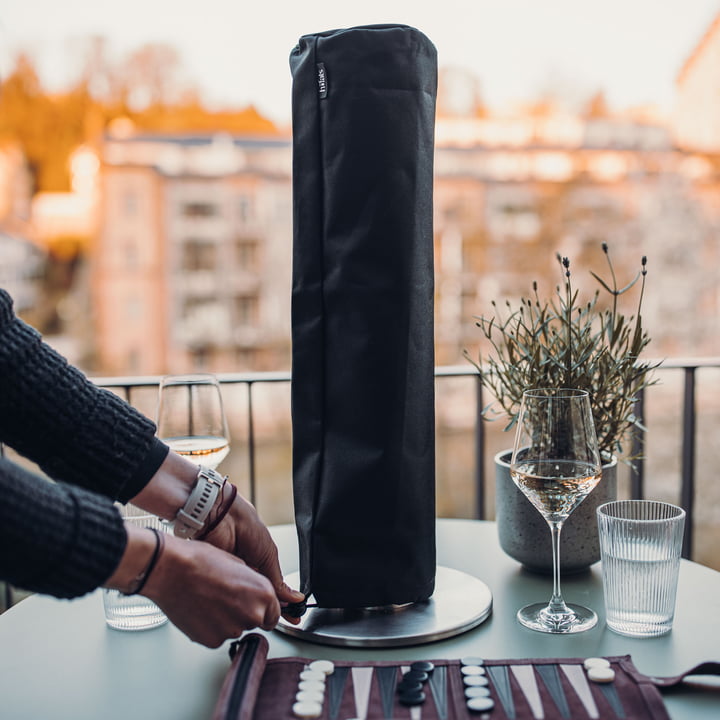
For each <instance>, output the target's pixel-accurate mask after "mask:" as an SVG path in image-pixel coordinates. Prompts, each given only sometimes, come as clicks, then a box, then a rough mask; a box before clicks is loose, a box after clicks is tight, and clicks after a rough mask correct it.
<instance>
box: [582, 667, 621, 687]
mask: <svg viewBox="0 0 720 720" xmlns="http://www.w3.org/2000/svg"><path fill="white" fill-rule="evenodd" d="M587 676H588V679H589V680H592V681H593V682H596V683H609V682H612V681H613V680H614V679H615V671H614V670H613V669H612V668H609V667H591V668H589V669H588V671H587Z"/></svg>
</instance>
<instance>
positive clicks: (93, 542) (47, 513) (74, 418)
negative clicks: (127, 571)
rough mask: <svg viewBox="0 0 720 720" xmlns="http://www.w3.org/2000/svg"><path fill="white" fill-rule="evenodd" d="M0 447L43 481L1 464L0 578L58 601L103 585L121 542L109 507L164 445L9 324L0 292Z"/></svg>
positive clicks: (140, 483) (141, 481) (10, 315)
mask: <svg viewBox="0 0 720 720" xmlns="http://www.w3.org/2000/svg"><path fill="white" fill-rule="evenodd" d="M0 441H2V442H3V443H5V444H6V445H8V446H10V447H12V448H13V449H14V450H16V451H17V452H18V453H19V454H21V455H23V456H25V457H27V458H29V459H30V460H32V461H33V462H34V463H36V464H37V465H38V466H39V467H40V468H41V469H42V471H43V472H44V473H46V474H47V476H48V477H50V478H52V481H50V480H48V479H47V478H44V477H42V476H40V475H37V474H35V473H32V472H29V471H28V470H26V469H24V468H22V467H20V466H19V465H17V464H15V463H12V462H10V461H9V460H8V459H3V458H0V579H3V580H6V581H7V582H9V583H11V584H13V585H15V586H16V587H20V588H24V589H27V590H32V591H36V592H41V593H46V594H49V595H54V596H56V597H63V598H70V597H77V596H79V595H83V594H84V593H86V592H89V591H91V590H94V589H95V588H97V587H99V586H100V585H102V584H103V583H104V582H105V581H106V580H107V578H108V577H110V575H112V573H113V571H114V570H115V568H116V567H117V565H118V563H119V561H120V558H121V557H122V554H123V552H124V550H125V545H126V543H127V536H126V533H125V530H124V527H123V523H122V519H121V517H120V514H119V513H118V511H117V509H116V508H115V507H114V505H113V501H115V500H119V501H120V502H127V501H128V500H129V499H130V498H132V497H134V496H135V495H136V494H137V493H138V492H139V491H140V490H141V489H142V488H143V487H144V486H145V485H146V484H147V483H148V481H149V480H150V478H151V477H152V476H153V475H154V473H155V471H156V470H157V469H158V467H159V466H160V465H161V463H162V461H163V460H164V459H165V456H166V454H167V452H168V448H167V446H166V445H164V444H163V443H161V442H160V441H159V440H158V439H157V438H156V437H155V425H154V424H153V423H152V422H151V421H150V420H148V419H147V418H146V417H144V416H143V415H141V414H140V413H138V412H137V411H136V410H135V409H134V408H132V407H131V406H130V405H129V404H127V403H126V402H124V401H123V400H121V399H120V398H118V397H117V396H116V395H114V394H113V393H111V392H109V391H107V390H102V389H100V388H98V387H96V386H95V385H94V384H93V383H91V382H90V381H89V380H88V379H87V378H86V377H85V376H84V375H83V374H82V373H81V372H79V371H78V370H77V369H76V368H74V367H72V366H71V365H69V364H68V363H67V361H66V360H65V359H64V358H63V357H62V356H61V355H59V354H58V353H57V352H55V351H54V350H53V349H52V348H51V347H50V346H49V345H47V344H46V343H44V342H43V341H42V338H41V337H40V334H39V333H38V332H37V331H36V330H34V329H33V328H31V327H30V326H29V325H27V324H25V323H24V322H22V320H20V319H19V318H17V317H16V316H15V314H14V312H13V306H12V300H11V298H10V296H9V295H8V293H7V292H5V291H4V290H2V289H0Z"/></svg>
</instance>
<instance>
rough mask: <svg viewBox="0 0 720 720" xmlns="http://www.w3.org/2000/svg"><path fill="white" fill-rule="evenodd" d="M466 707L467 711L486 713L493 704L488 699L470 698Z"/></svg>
mask: <svg viewBox="0 0 720 720" xmlns="http://www.w3.org/2000/svg"><path fill="white" fill-rule="evenodd" d="M466 705H467V708H468V710H472V711H473V712H487V711H488V710H492V709H493V708H494V707H495V702H494V701H493V699H492V698H489V697H474V698H470V699H469V700H468V701H467V703H466Z"/></svg>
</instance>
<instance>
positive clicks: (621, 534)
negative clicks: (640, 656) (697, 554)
mask: <svg viewBox="0 0 720 720" xmlns="http://www.w3.org/2000/svg"><path fill="white" fill-rule="evenodd" d="M597 518H598V529H599V531H600V557H601V560H602V575H603V592H604V595H605V610H606V617H605V620H606V622H607V625H608V627H609V628H610V629H611V630H614V631H615V632H616V633H619V634H620V635H629V636H631V637H653V636H655V635H664V634H665V633H667V632H670V630H671V629H672V624H673V618H674V616H675V596H676V594H677V586H678V571H679V569H680V555H681V553H682V542H683V531H684V529H685V511H684V510H683V509H682V508H680V507H677V506H676V505H671V504H670V503H664V502H659V501H657V500H617V501H615V502H609V503H605V504H604V505H601V506H600V507H599V508H598V509H597Z"/></svg>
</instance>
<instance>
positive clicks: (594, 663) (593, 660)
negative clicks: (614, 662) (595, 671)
mask: <svg viewBox="0 0 720 720" xmlns="http://www.w3.org/2000/svg"><path fill="white" fill-rule="evenodd" d="M583 666H584V667H585V669H586V670H589V669H590V668H591V667H604V668H609V667H610V661H609V660H606V659H605V658H601V657H589V658H586V659H585V662H583Z"/></svg>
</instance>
